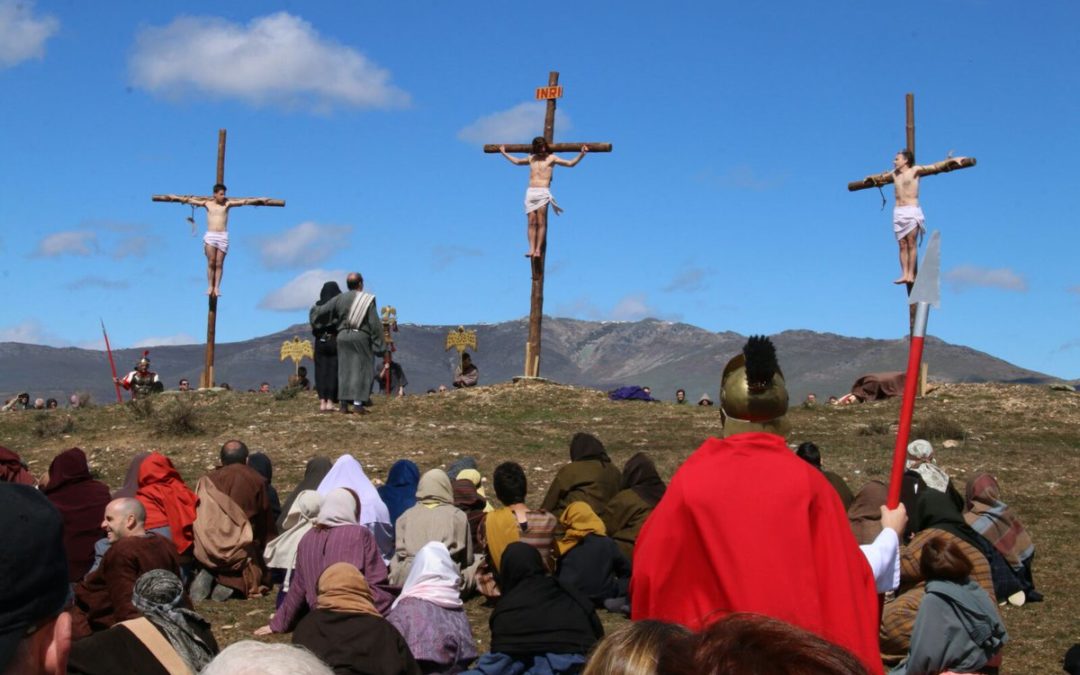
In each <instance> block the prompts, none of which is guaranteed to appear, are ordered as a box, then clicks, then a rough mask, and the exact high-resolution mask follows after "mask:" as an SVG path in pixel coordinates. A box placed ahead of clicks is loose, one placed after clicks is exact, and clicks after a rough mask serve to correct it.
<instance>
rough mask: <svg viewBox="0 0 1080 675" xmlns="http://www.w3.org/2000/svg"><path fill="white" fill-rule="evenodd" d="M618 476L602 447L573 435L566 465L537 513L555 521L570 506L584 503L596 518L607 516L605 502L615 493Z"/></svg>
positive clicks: (593, 439) (581, 435)
mask: <svg viewBox="0 0 1080 675" xmlns="http://www.w3.org/2000/svg"><path fill="white" fill-rule="evenodd" d="M621 481H622V476H621V475H620V474H619V470H618V469H617V468H615V465H614V464H612V463H611V458H610V457H608V454H607V451H606V450H604V444H603V443H601V442H600V440H599V439H598V438H596V437H595V436H593V435H592V434H586V433H582V432H579V433H576V434H574V437H573V439H571V441H570V463H569V464H567V465H566V466H564V467H562V468H561V469H559V472H558V473H556V474H555V480H553V481H552V482H551V487H549V488H548V491H547V495H546V496H545V497H544V502H543V504H541V505H540V510H541V511H548V512H550V513H552V514H554V515H555V517H556V518H558V517H559V516H561V515H562V512H563V510H564V509H565V508H566V507H567V505H569V504H570V503H571V502H579V501H580V502H588V504H589V506H591V507H592V510H593V511H594V512H595V513H596V515H598V516H600V517H601V518H605V517H606V516H607V509H608V502H609V501H611V498H612V497H614V496H615V493H617V492H618V491H619V484H620V482H621Z"/></svg>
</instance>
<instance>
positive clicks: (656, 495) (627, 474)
mask: <svg viewBox="0 0 1080 675" xmlns="http://www.w3.org/2000/svg"><path fill="white" fill-rule="evenodd" d="M665 488H666V486H665V485H664V481H663V479H662V478H660V474H659V472H657V470H656V465H655V464H654V463H653V461H652V460H651V459H649V456H648V455H646V454H645V453H644V452H639V453H637V454H636V455H634V456H633V457H631V458H630V459H629V460H627V462H626V466H624V467H623V472H622V490H620V491H619V493H618V494H616V495H615V496H614V497H613V498H612V499H611V501H610V502H608V515H607V518H605V519H604V525H605V526H606V527H607V531H608V536H609V537H611V538H612V539H614V540H615V543H616V544H618V545H619V550H621V551H622V552H623V555H625V556H626V557H627V558H628V559H630V560H633V559H634V542H636V541H637V537H638V532H640V531H641V526H642V525H644V524H645V519H646V518H648V517H649V514H650V513H652V511H653V509H654V508H656V505H657V504H658V503H660V498H661V497H663V496H664V490H665Z"/></svg>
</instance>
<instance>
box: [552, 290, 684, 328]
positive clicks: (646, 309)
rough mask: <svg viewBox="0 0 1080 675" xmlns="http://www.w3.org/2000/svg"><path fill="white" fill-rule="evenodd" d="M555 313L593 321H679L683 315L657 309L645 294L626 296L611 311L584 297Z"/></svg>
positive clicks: (564, 305)
mask: <svg viewBox="0 0 1080 675" xmlns="http://www.w3.org/2000/svg"><path fill="white" fill-rule="evenodd" d="M555 313H556V314H557V315H560V316H569V317H573V318H584V319H588V320H592V321H640V320H641V319H647V318H653V319H664V320H668V321H677V320H680V319H681V318H682V315H681V314H678V313H675V312H664V311H662V310H660V309H657V308H656V307H655V306H653V305H652V304H650V303H649V298H648V295H646V294H645V293H631V294H629V295H624V296H623V297H622V298H620V299H619V301H618V302H616V303H615V306H614V307H612V308H611V309H610V310H603V309H601V308H600V307H598V306H597V305H596V304H595V303H594V302H593V301H592V300H590V299H589V298H588V297H585V296H583V297H579V298H577V299H576V300H574V301H572V302H570V303H568V304H562V305H559V306H558V307H556V308H555Z"/></svg>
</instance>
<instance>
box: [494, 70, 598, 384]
mask: <svg viewBox="0 0 1080 675" xmlns="http://www.w3.org/2000/svg"><path fill="white" fill-rule="evenodd" d="M558 84H559V73H558V72H556V71H551V72H550V73H548V89H547V91H549V92H552V93H548V94H547V95H546V98H547V111H546V113H545V115H544V140H546V141H547V143H548V150H549V151H550V152H553V153H554V152H578V151H579V150H581V146H583V145H587V146H589V152H590V153H594V152H611V143H556V142H555V101H556V99H557V98H558V97H559V96H561V95H562V88H561V87H559V86H558ZM556 92H557V93H556ZM537 96H538V97H540V93H539V92H538V94H537ZM499 147H500V145H499V144H497V143H489V144H487V145H485V146H484V152H486V153H496V152H499ZM505 148H506V151H507V152H526V153H528V152H532V146H531V145H525V144H506V145H505ZM548 226H549V228H550V221H549V222H548ZM546 260H547V237H544V241H542V242H540V257H538V258H530V261H531V268H532V287H531V289H530V294H529V337H528V339H527V340H526V343H525V377H540V336H541V331H542V324H543V320H544V263H545V261H546Z"/></svg>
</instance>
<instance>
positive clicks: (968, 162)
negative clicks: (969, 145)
mask: <svg viewBox="0 0 1080 675" xmlns="http://www.w3.org/2000/svg"><path fill="white" fill-rule="evenodd" d="M969 166H975V158H974V157H950V158H949V159H943V160H941V161H940V162H934V163H933V164H924V165H921V166H917V167H915V172H916V173H917V174H918V175H920V176H933V175H934V174H936V173H947V172H949V171H956V170H957V169H966V168H967V167H969Z"/></svg>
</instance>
